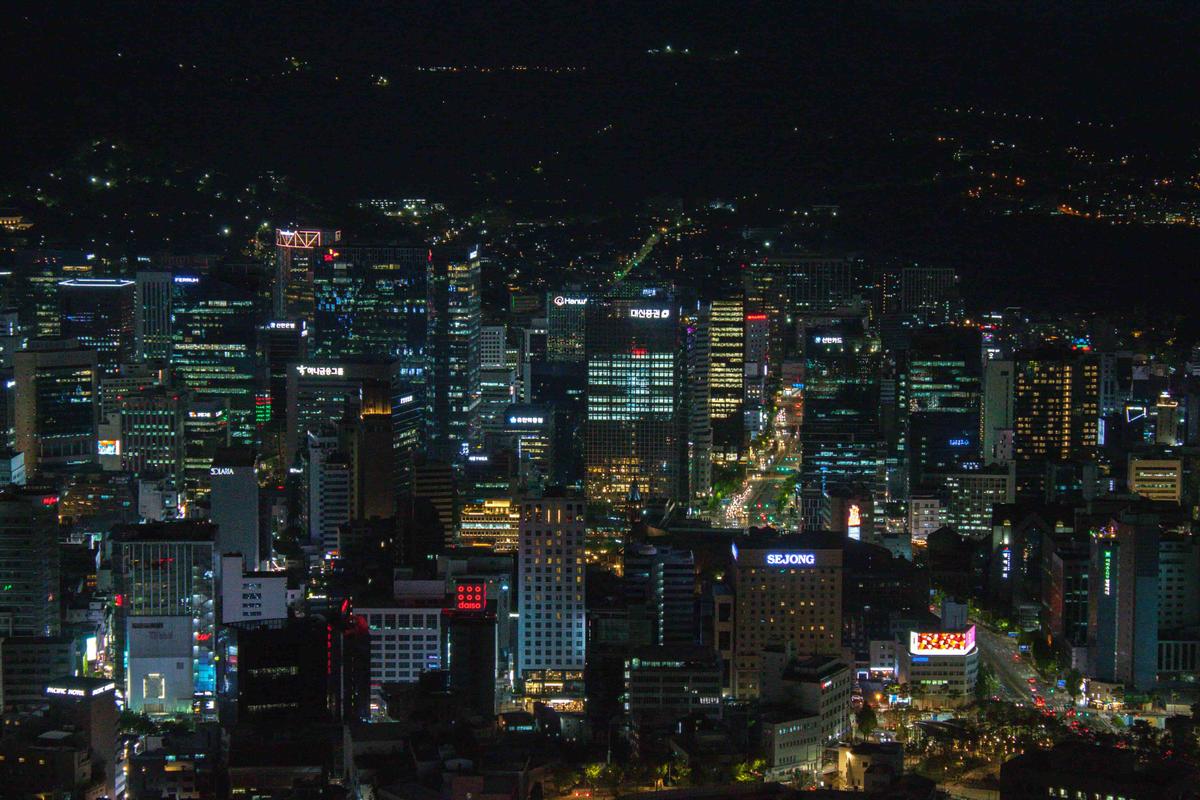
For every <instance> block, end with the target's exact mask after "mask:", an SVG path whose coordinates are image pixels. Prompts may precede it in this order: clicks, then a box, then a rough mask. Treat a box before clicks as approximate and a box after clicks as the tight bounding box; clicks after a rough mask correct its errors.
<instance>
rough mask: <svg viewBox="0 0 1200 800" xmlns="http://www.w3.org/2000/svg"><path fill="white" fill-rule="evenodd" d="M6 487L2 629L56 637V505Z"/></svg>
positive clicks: (0, 568) (0, 518) (0, 560)
mask: <svg viewBox="0 0 1200 800" xmlns="http://www.w3.org/2000/svg"><path fill="white" fill-rule="evenodd" d="M44 499H45V496H42V497H39V496H36V495H33V494H25V493H23V492H18V491H16V490H14V489H11V488H10V489H8V490H6V491H5V493H4V494H2V495H0V586H3V587H4V591H2V592H0V632H3V634H4V636H6V637H8V636H57V635H58V631H59V625H60V620H59V603H58V592H59V586H58V584H59V550H58V532H57V531H58V519H57V517H56V515H55V511H56V508H57V506H56V504H55V503H50V504H49V505H46V504H44V503H43V502H42V501H43V500H44Z"/></svg>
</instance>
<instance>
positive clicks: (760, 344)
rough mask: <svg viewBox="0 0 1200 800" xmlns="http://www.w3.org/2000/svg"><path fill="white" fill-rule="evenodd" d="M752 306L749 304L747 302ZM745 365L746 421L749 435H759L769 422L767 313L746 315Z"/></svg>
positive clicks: (768, 338)
mask: <svg viewBox="0 0 1200 800" xmlns="http://www.w3.org/2000/svg"><path fill="white" fill-rule="evenodd" d="M747 308H749V304H747ZM744 344H745V346H744V355H743V359H742V360H743V364H744V369H745V372H744V373H743V388H744V392H745V395H744V401H743V407H742V421H743V423H744V425H745V429H746V432H747V434H749V435H751V436H757V435H758V434H759V433H760V432H762V430H763V428H764V427H765V426H766V424H767V419H766V411H765V408H766V400H767V375H768V374H769V373H770V366H771V365H770V353H769V349H770V328H769V320H768V316H767V314H766V313H765V312H762V311H756V312H751V313H748V314H746V327H745V343H744Z"/></svg>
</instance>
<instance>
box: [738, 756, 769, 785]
mask: <svg viewBox="0 0 1200 800" xmlns="http://www.w3.org/2000/svg"><path fill="white" fill-rule="evenodd" d="M766 768H767V762H766V761H764V760H763V759H761V758H754V759H750V760H749V761H742V762H740V763H738V764H736V765H735V766H734V768H733V779H734V781H736V782H737V783H754V782H755V781H761V780H762V779H763V772H764V771H765V770H766Z"/></svg>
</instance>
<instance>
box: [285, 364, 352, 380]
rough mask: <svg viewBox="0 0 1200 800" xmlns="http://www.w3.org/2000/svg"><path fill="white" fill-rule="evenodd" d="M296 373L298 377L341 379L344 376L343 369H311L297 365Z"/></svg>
mask: <svg viewBox="0 0 1200 800" xmlns="http://www.w3.org/2000/svg"><path fill="white" fill-rule="evenodd" d="M296 372H297V373H298V374H300V375H309V376H312V377H315V378H330V377H338V378H340V377H342V376H343V375H345V374H346V368H345V367H311V366H308V365H307V364H298V365H297V366H296Z"/></svg>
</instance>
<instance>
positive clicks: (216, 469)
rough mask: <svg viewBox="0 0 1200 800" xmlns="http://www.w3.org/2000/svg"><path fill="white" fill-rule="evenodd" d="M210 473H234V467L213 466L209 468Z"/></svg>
mask: <svg viewBox="0 0 1200 800" xmlns="http://www.w3.org/2000/svg"><path fill="white" fill-rule="evenodd" d="M208 474H209V475H232V474H233V467H212V468H210V469H209V470H208Z"/></svg>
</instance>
